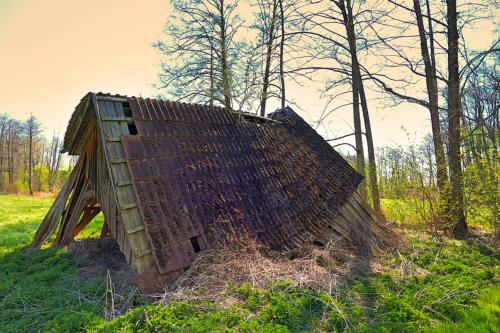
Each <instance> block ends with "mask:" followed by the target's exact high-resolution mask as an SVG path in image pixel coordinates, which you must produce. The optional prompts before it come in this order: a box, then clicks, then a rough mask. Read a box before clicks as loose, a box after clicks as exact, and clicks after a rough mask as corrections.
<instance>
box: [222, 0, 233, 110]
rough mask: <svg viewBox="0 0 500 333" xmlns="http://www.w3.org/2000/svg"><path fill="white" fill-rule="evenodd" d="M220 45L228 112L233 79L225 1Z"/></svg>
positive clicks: (224, 92) (230, 108)
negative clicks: (228, 59)
mask: <svg viewBox="0 0 500 333" xmlns="http://www.w3.org/2000/svg"><path fill="white" fill-rule="evenodd" d="M219 10H220V43H221V65H222V89H223V94H224V106H225V107H226V109H228V110H232V107H231V79H230V73H229V67H228V65H227V49H226V46H227V45H226V44H227V43H226V42H227V41H226V29H227V27H226V19H225V17H224V0H221V1H220V9H219Z"/></svg>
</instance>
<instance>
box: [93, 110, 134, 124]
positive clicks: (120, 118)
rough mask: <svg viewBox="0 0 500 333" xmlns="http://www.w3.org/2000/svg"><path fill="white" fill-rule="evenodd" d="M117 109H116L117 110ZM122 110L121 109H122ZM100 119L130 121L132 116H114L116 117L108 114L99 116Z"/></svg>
mask: <svg viewBox="0 0 500 333" xmlns="http://www.w3.org/2000/svg"><path fill="white" fill-rule="evenodd" d="M117 111H118V110H117ZM122 112H123V109H122ZM101 120H102V121H119V122H129V121H132V120H133V118H132V117H124V116H116V117H109V116H102V117H101Z"/></svg>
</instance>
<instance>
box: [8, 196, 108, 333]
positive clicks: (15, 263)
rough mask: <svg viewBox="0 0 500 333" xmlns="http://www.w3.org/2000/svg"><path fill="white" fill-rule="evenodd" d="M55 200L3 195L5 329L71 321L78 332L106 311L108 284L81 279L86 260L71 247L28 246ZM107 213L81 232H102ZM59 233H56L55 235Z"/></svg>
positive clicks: (23, 329)
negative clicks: (68, 249)
mask: <svg viewBox="0 0 500 333" xmlns="http://www.w3.org/2000/svg"><path fill="white" fill-rule="evenodd" d="M52 202H53V199H48V198H30V197H26V196H16V195H2V196H0V332H10V331H38V330H43V328H44V327H45V326H46V325H47V324H48V323H51V322H52V323H58V322H65V321H67V320H68V319H69V318H72V321H71V323H69V324H68V325H67V328H68V329H69V330H73V331H78V330H79V329H80V328H81V327H82V326H83V324H84V323H87V322H88V321H89V320H93V319H98V318H100V316H101V315H102V303H103V302H102V300H101V298H102V296H103V295H104V293H105V286H103V284H102V283H100V282H97V281H88V282H85V283H81V284H80V283H78V281H77V279H76V277H77V276H76V269H77V268H78V267H79V266H80V265H81V262H79V261H78V260H76V259H75V258H73V256H71V255H70V254H69V253H66V250H65V249H55V248H50V247H48V246H44V247H43V248H42V250H40V251H31V250H27V246H28V245H29V244H30V242H31V240H32V239H33V236H34V234H35V232H36V230H37V228H38V226H39V224H40V223H41V221H42V220H43V217H44V216H45V213H46V212H47V210H48V209H49V207H50V205H51V204H52ZM101 226H102V217H100V218H99V219H96V221H93V222H92V223H91V225H89V227H88V228H87V229H85V231H84V232H83V233H82V234H81V235H80V237H86V236H89V235H96V234H97V235H98V232H99V230H100V227H101ZM53 238H54V237H52V239H53Z"/></svg>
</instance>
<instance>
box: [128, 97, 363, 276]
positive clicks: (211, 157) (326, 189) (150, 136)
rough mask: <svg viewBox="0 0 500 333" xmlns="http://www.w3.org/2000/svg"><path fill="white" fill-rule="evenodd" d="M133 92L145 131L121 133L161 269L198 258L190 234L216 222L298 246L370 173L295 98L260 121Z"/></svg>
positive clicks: (134, 108)
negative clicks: (353, 163)
mask: <svg viewBox="0 0 500 333" xmlns="http://www.w3.org/2000/svg"><path fill="white" fill-rule="evenodd" d="M128 101H129V104H130V107H131V110H132V115H133V119H134V122H135V125H136V127H137V132H138V133H137V135H127V136H122V142H123V146H124V149H125V155H126V158H127V164H128V167H129V170H130V173H131V177H132V185H133V187H134V190H135V193H136V196H137V200H138V204H139V210H140V212H141V215H142V218H143V221H144V224H145V230H146V234H147V236H148V238H149V241H150V243H151V247H152V251H153V256H154V258H155V261H156V264H157V268H158V270H159V271H160V273H162V274H164V273H168V272H171V271H175V270H178V269H181V268H185V267H188V266H190V264H191V262H192V259H193V257H194V256H195V253H194V249H193V246H192V243H191V241H190V239H191V238H193V237H202V238H203V239H205V240H206V237H205V235H206V234H207V233H208V232H210V230H212V229H211V228H210V227H211V226H222V227H230V226H231V227H233V230H241V229H245V230H247V231H249V232H253V233H255V234H256V236H257V238H258V239H259V240H260V241H262V242H264V243H266V244H268V245H270V246H272V247H274V248H293V247H295V246H297V245H298V244H300V243H301V242H303V241H305V240H306V239H309V238H310V237H311V236H313V235H315V234H317V233H320V232H321V231H322V230H324V229H325V228H327V227H328V221H331V220H332V219H333V218H334V217H335V216H336V214H337V210H338V209H339V208H340V207H341V206H342V205H343V204H344V202H345V201H346V200H347V199H348V198H349V196H350V195H351V194H352V193H353V192H354V191H355V190H356V188H357V186H358V185H359V182H360V181H361V179H362V177H361V175H359V174H358V173H356V172H355V170H354V169H353V168H352V167H350V166H349V165H348V164H347V162H346V161H345V160H344V159H343V158H342V157H341V156H340V155H339V154H338V153H336V152H335V151H334V150H333V149H332V148H331V147H330V145H329V144H328V143H327V142H325V141H324V140H323V138H321V136H319V135H318V134H317V133H316V132H315V131H314V130H313V129H312V128H311V127H310V126H309V125H308V124H307V123H306V122H305V121H304V120H303V119H302V118H300V117H299V116H298V115H297V114H295V113H294V112H293V111H292V110H291V109H289V108H287V109H285V110H282V111H280V112H278V113H275V114H274V115H273V118H275V119H278V120H279V121H272V122H268V123H264V124H257V123H252V122H247V121H238V120H237V119H236V118H235V117H234V114H233V113H232V112H230V111H228V110H225V109H222V108H212V109H211V108H209V107H203V106H199V105H191V104H184V103H175V102H165V101H160V100H152V99H142V98H135V97H132V98H129V99H128ZM238 228H241V229H238ZM214 230H215V229H214Z"/></svg>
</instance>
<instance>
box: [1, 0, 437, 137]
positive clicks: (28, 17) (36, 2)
mask: <svg viewBox="0 0 500 333" xmlns="http://www.w3.org/2000/svg"><path fill="white" fill-rule="evenodd" d="M167 6H168V5H167V1H166V0H146V1H137V0H105V1H104V0H101V1H97V0H85V1H82V0H71V1H69V0H43V1H41V0H0V101H1V104H0V113H3V112H7V113H9V114H11V115H12V116H13V117H15V118H18V119H26V118H27V116H28V115H29V113H30V112H33V114H34V115H36V116H37V117H38V118H39V120H40V121H41V122H42V123H43V125H44V127H45V134H46V135H48V136H50V135H51V134H52V131H53V130H54V129H55V130H60V131H61V135H62V134H64V131H65V128H66V125H67V122H68V120H69V118H70V116H71V113H72V112H73V110H74V107H75V106H76V105H77V104H78V102H79V100H80V98H81V97H83V96H84V95H85V94H86V93H87V92H88V91H95V92H98V91H103V92H110V93H119V94H124V95H136V96H139V95H142V96H144V97H148V96H151V95H153V94H154V92H155V90H154V88H153V87H152V84H153V83H155V82H156V74H157V72H158V62H159V60H158V57H157V55H156V53H155V49H153V48H152V47H151V43H152V42H155V41H156V40H158V39H159V38H161V30H162V27H163V24H164V23H165V21H166V18H167V16H168V14H169V11H168V7H167ZM318 87H319V86H316V87H312V88H308V89H305V88H302V87H298V86H292V85H289V87H288V92H287V94H288V96H293V99H294V100H295V101H297V102H298V103H299V104H301V105H302V107H303V108H305V109H307V110H308V112H307V114H306V115H305V118H306V119H307V120H316V119H317V117H318V115H319V113H320V112H321V109H322V107H323V104H322V103H323V102H321V101H318V96H319V94H318V93H317V88H318ZM272 106H273V107H274V106H275V105H272ZM270 111H272V110H271V109H270ZM371 114H372V115H371V117H372V126H373V133H374V139H375V144H376V145H377V146H382V145H395V144H398V143H400V144H404V145H405V144H407V143H408V140H407V138H406V132H405V131H404V130H402V129H401V127H404V128H406V130H407V131H408V132H409V133H410V134H411V135H412V136H413V135H415V141H416V142H418V141H419V138H421V137H422V136H423V134H424V133H427V132H429V130H430V122H429V120H428V118H429V117H428V112H427V111H426V110H425V109H423V108H421V107H417V106H408V105H406V106H404V107H399V108H397V109H388V108H384V107H383V106H380V105H378V104H377V103H372V105H371ZM351 118H352V116H351V111H350V110H349V109H346V110H344V111H341V112H337V113H336V115H335V116H334V117H330V118H329V122H328V124H329V125H328V127H329V131H328V133H326V132H325V131H322V134H327V136H329V137H335V136H340V135H343V134H346V133H350V128H351V123H352V121H351ZM414 133H415V134H414Z"/></svg>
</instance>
